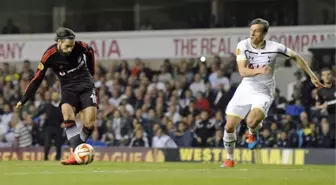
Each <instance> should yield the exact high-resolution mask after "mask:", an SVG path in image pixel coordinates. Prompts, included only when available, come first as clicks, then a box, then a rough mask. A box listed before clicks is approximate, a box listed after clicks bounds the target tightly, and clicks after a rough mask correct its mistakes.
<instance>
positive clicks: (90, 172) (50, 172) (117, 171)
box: [3, 168, 318, 176]
mask: <svg viewBox="0 0 336 185" xmlns="http://www.w3.org/2000/svg"><path fill="white" fill-rule="evenodd" d="M260 170H262V169H246V168H245V169H232V168H229V169H223V168H220V169H210V168H204V169H162V168H161V169H160V168H158V169H147V170H146V169H145V170H136V169H135V170H92V171H72V172H55V171H41V172H13V173H4V174H3V175H5V176H15V175H57V174H95V173H96V174H99V173H101V174H103V173H134V172H166V171H175V172H183V171H188V172H219V171H223V172H225V171H230V172H234V171H260ZM267 170H268V171H273V172H277V171H304V169H267ZM315 171H318V170H315Z"/></svg>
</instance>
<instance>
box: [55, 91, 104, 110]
mask: <svg viewBox="0 0 336 185" xmlns="http://www.w3.org/2000/svg"><path fill="white" fill-rule="evenodd" d="M64 103H68V104H70V105H71V106H73V107H75V108H76V114H77V113H78V112H80V111H81V110H83V109H85V108H87V107H97V108H98V105H99V98H98V93H97V91H96V89H95V88H93V89H91V90H86V91H72V90H70V89H62V97H61V105H62V104H64Z"/></svg>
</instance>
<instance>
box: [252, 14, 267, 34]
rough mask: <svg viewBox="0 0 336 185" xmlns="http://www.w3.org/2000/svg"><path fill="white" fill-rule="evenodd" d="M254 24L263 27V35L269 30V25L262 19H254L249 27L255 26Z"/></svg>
mask: <svg viewBox="0 0 336 185" xmlns="http://www.w3.org/2000/svg"><path fill="white" fill-rule="evenodd" d="M255 24H262V25H263V26H264V33H267V32H268V28H269V23H268V21H266V20H264V19H262V18H256V19H253V20H252V22H251V24H250V26H252V25H255Z"/></svg>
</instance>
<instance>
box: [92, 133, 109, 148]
mask: <svg viewBox="0 0 336 185" xmlns="http://www.w3.org/2000/svg"><path fill="white" fill-rule="evenodd" d="M87 144H89V145H92V146H93V147H107V144H106V143H105V142H103V141H102V140H100V139H99V133H98V131H97V130H95V131H93V132H92V136H91V138H89V139H88V141H87Z"/></svg>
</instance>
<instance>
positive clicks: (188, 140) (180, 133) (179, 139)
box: [174, 122, 193, 147]
mask: <svg viewBox="0 0 336 185" xmlns="http://www.w3.org/2000/svg"><path fill="white" fill-rule="evenodd" d="M174 141H175V142H176V144H177V145H178V146H179V147H191V146H192V141H193V133H192V132H191V131H190V129H189V128H188V125H187V124H186V123H184V122H180V123H179V124H178V127H177V130H176V132H175V135H174Z"/></svg>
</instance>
